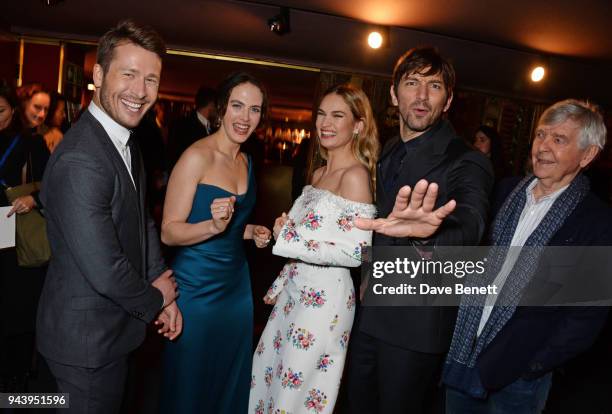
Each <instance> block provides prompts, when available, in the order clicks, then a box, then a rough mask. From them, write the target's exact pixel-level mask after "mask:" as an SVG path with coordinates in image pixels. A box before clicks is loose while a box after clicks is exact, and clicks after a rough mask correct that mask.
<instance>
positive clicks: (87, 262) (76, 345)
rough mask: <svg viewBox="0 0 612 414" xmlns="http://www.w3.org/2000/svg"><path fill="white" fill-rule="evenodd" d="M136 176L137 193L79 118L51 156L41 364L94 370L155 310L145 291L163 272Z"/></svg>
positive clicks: (91, 125)
mask: <svg viewBox="0 0 612 414" xmlns="http://www.w3.org/2000/svg"><path fill="white" fill-rule="evenodd" d="M138 156H140V155H138ZM140 165H141V166H142V162H141V163H140ZM139 177H140V180H139V181H140V182H139V188H140V191H139V192H137V191H136V190H135V188H134V185H133V184H132V181H131V179H130V176H129V173H128V171H127V169H126V166H125V164H124V162H123V160H122V159H121V156H120V155H119V153H118V151H117V149H116V148H115V146H114V145H113V143H112V141H111V140H110V137H109V136H108V134H107V133H106V132H105V130H104V129H103V127H102V125H101V124H100V123H99V122H98V121H97V120H96V119H95V118H94V117H93V115H91V113H90V112H89V111H85V112H84V113H83V115H82V116H81V118H80V119H79V121H78V122H77V123H76V124H75V125H74V126H73V127H72V128H71V129H70V130H69V131H68V132H67V133H66V135H65V137H64V139H63V141H62V142H61V143H60V145H59V146H58V147H57V149H56V150H55V152H54V153H53V155H52V156H51V159H50V160H49V163H48V165H47V169H46V171H45V175H44V178H43V188H42V192H41V197H42V199H43V200H44V206H45V215H46V217H47V229H48V230H47V231H48V236H49V242H50V244H51V252H52V259H51V262H50V264H49V271H48V273H47V279H46V281H45V286H44V288H43V293H42V296H41V299H40V305H39V308H38V321H37V341H38V348H39V350H40V352H41V353H42V354H43V355H44V356H45V357H47V358H49V359H51V360H54V361H56V362H60V363H63V364H67V365H75V366H83V367H98V366H101V365H103V364H106V363H108V362H110V361H113V360H115V359H117V358H119V357H121V356H124V355H125V354H127V353H129V352H130V351H132V350H133V349H135V348H136V347H138V346H139V345H140V344H141V342H142V341H143V339H144V336H145V330H146V324H147V323H149V322H151V321H152V320H153V318H154V317H155V316H156V314H157V313H158V312H159V310H160V308H161V306H162V302H163V299H162V295H161V292H160V291H159V290H158V289H156V288H154V287H152V286H151V284H150V283H151V281H152V280H154V279H155V278H156V277H157V276H159V274H160V273H161V272H163V271H164V270H165V265H164V263H163V260H162V259H161V255H160V250H159V241H158V240H159V239H158V235H157V232H156V231H155V228H154V225H153V222H152V220H151V219H150V218H148V217H147V216H146V213H145V208H144V193H143V192H144V188H145V181H144V171H143V170H142V168H141V171H140V174H139Z"/></svg>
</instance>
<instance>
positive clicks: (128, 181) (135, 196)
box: [82, 111, 144, 269]
mask: <svg viewBox="0 0 612 414" xmlns="http://www.w3.org/2000/svg"><path fill="white" fill-rule="evenodd" d="M82 116H85V117H87V119H89V121H90V122H91V123H92V124H93V125H94V131H95V132H96V137H97V138H98V139H99V140H100V143H101V144H102V148H103V149H104V152H105V153H106V155H107V156H108V158H109V159H110V160H111V162H112V163H113V168H114V169H115V170H116V171H117V172H118V174H119V179H120V180H121V181H122V182H123V188H124V189H125V188H127V190H124V191H123V194H124V196H125V197H127V198H128V199H130V200H132V202H133V204H134V206H135V208H136V211H137V213H138V228H139V232H138V233H139V234H138V235H139V242H140V247H141V251H143V254H142V256H143V257H144V243H143V237H144V235H143V232H144V212H143V208H142V206H143V205H144V195H143V184H142V180H143V177H144V173H143V172H142V160H141V162H140V166H141V174H139V178H140V181H141V183H140V186H139V188H140V191H138V192H137V191H136V188H135V187H134V183H133V182H132V178H131V177H130V173H129V172H128V170H127V167H126V165H125V162H124V161H123V158H121V155H120V154H119V152H118V151H117V147H115V144H113V141H112V140H111V138H110V136H109V135H108V133H107V132H106V130H105V129H104V127H103V126H102V124H100V122H98V120H97V119H96V118H95V117H94V116H93V115H92V114H91V113H90V112H89V111H85V112H83V115H82ZM138 156H140V154H138ZM143 269H144V268H143Z"/></svg>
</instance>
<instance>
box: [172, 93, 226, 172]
mask: <svg viewBox="0 0 612 414" xmlns="http://www.w3.org/2000/svg"><path fill="white" fill-rule="evenodd" d="M216 100H217V92H216V91H215V90H214V89H212V88H208V87H206V86H200V88H199V89H198V92H197V93H196V95H195V110H194V111H193V112H192V113H190V114H189V115H187V116H186V117H185V118H183V119H180V120H178V121H176V123H175V124H174V125H171V128H170V131H169V138H168V141H169V143H170V145H171V146H172V147H173V148H174V151H173V153H174V156H173V160H172V161H173V162H172V166H174V164H176V162H177V161H178V159H179V158H180V156H181V154H182V153H183V152H184V151H185V150H186V149H187V148H188V147H189V146H190V145H191V144H193V143H194V142H196V141H197V140H199V139H200V138H204V137H206V136H208V135H210V134H211V133H212V132H213V131H214V130H215V122H216V117H217V106H216Z"/></svg>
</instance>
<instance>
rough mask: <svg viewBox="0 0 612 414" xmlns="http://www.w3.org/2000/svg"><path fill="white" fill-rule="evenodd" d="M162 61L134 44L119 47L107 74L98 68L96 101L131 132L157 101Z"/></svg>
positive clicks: (95, 76) (96, 68)
mask: <svg viewBox="0 0 612 414" xmlns="http://www.w3.org/2000/svg"><path fill="white" fill-rule="evenodd" d="M161 67H162V62H161V59H160V58H159V56H157V55H156V54H155V53H153V52H150V51H148V50H146V49H144V48H142V47H140V46H136V45H135V44H133V43H123V44H120V45H119V46H117V47H115V49H114V51H113V58H112V60H111V62H110V64H109V67H108V71H107V73H104V70H103V68H102V66H100V65H99V64H96V65H95V66H94V72H93V75H94V76H93V78H94V84H95V86H96V94H95V95H94V101H95V102H96V104H98V105H99V106H100V107H101V108H102V109H103V110H104V111H105V112H106V113H107V114H108V115H109V116H110V117H111V118H113V119H114V120H115V122H117V123H118V124H120V125H122V126H124V127H126V128H128V129H131V128H135V127H136V126H138V124H139V123H140V120H141V119H142V117H143V116H144V114H145V113H146V112H147V110H149V108H151V106H153V104H154V103H155V100H156V99H157V91H158V89H159V80H160V75H161Z"/></svg>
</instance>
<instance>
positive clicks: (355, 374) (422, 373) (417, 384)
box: [347, 329, 445, 414]
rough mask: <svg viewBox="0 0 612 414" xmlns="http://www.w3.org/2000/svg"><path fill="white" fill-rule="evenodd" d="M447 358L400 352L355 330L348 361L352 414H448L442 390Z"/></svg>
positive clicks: (400, 350) (403, 350)
mask: <svg viewBox="0 0 612 414" xmlns="http://www.w3.org/2000/svg"><path fill="white" fill-rule="evenodd" d="M444 356H445V355H444V354H427V353H422V352H416V351H411V350H408V349H403V348H398V347H396V346H393V345H389V344H387V343H385V342H383V341H381V340H379V339H377V338H374V337H372V336H370V335H367V334H364V333H363V332H359V329H355V330H354V331H353V336H352V338H351V347H350V350H349V360H348V362H349V367H348V369H349V371H348V379H347V381H348V396H349V397H348V400H349V411H348V412H349V413H350V414H378V413H380V414H388V413H394V414H404V413H410V414H419V413H437V412H444V411H443V410H444V397H443V392H442V389H441V388H440V387H439V386H438V382H439V379H440V373H441V370H442V364H443V363H444Z"/></svg>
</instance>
